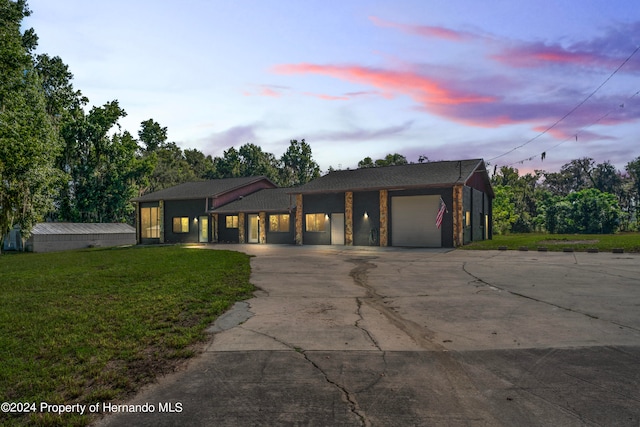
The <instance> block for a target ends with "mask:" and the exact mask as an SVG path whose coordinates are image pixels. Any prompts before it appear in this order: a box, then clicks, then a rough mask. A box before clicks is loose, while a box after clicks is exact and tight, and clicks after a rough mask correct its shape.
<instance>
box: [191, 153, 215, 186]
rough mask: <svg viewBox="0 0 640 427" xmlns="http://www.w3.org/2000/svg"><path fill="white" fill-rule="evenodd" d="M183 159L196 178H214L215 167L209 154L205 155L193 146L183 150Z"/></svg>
mask: <svg viewBox="0 0 640 427" xmlns="http://www.w3.org/2000/svg"><path fill="white" fill-rule="evenodd" d="M184 159H185V160H186V162H187V164H188V165H189V166H190V167H191V170H193V173H194V174H195V176H196V178H198V179H214V178H215V177H216V168H215V166H214V164H213V159H212V158H211V156H205V155H204V154H203V153H202V152H201V151H199V150H197V149H195V148H193V149H186V150H184Z"/></svg>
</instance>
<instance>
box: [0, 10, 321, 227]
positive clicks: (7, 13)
mask: <svg viewBox="0 0 640 427" xmlns="http://www.w3.org/2000/svg"><path fill="white" fill-rule="evenodd" d="M30 13H31V11H30V10H29V9H28V6H27V2H26V0H17V1H11V0H0V239H1V238H2V237H4V235H5V234H6V232H7V231H8V230H9V229H10V228H11V227H12V226H13V225H16V224H17V225H19V226H20V227H21V229H22V232H23V235H24V236H28V234H29V231H30V230H31V228H32V227H33V225H34V224H35V223H36V222H38V221H42V220H44V219H45V218H46V219H50V220H55V221H68V222H128V223H130V224H133V216H134V207H133V204H132V203H131V201H130V200H131V199H132V198H134V197H136V196H139V195H142V194H146V193H149V192H153V191H157V190H161V189H163V188H167V187H171V186H173V185H177V184H180V183H183V182H187V181H195V180H203V179H215V178H230V177H241V176H255V175H265V176H267V177H268V178H269V179H271V180H272V181H274V182H275V183H276V184H278V185H280V186H295V185H300V184H304V183H306V182H308V181H310V180H312V179H314V178H317V177H318V176H320V168H319V166H318V164H317V163H316V162H315V161H314V160H313V156H312V152H311V147H310V145H309V144H308V143H307V142H306V141H305V140H304V139H303V140H300V141H298V140H295V139H294V140H291V141H289V142H290V143H289V146H288V148H287V149H286V151H285V152H284V153H283V154H282V156H281V157H279V158H277V157H276V156H274V155H273V154H271V153H267V152H264V151H263V150H262V149H261V148H260V147H258V146H257V145H255V144H251V143H247V144H245V145H243V146H242V147H240V148H239V149H235V148H233V147H231V148H229V149H228V150H226V151H225V152H224V154H223V156H221V157H215V158H212V157H211V156H205V155H204V154H203V153H202V152H200V151H199V150H197V149H186V150H182V149H181V148H180V147H178V145H177V144H176V143H174V142H170V141H168V138H167V128H166V127H162V126H161V125H160V124H159V123H158V122H156V121H155V120H153V119H148V120H146V121H143V122H142V123H141V124H140V129H139V130H138V132H137V137H136V136H134V135H132V134H131V133H130V132H129V131H128V130H123V129H122V128H121V127H120V125H119V124H118V121H119V120H120V119H121V118H123V117H125V116H126V111H125V110H124V109H123V108H122V107H121V106H120V104H119V103H118V101H117V100H113V101H110V102H107V103H105V104H104V105H102V106H94V107H92V108H88V105H89V99H87V97H85V96H84V95H83V94H82V92H81V91H80V90H77V89H76V88H74V86H73V74H72V73H71V71H70V70H69V67H68V66H67V65H66V64H65V63H64V62H63V61H62V59H61V58H60V57H58V56H53V57H52V56H49V55H48V54H36V53H35V49H36V47H37V43H38V37H37V35H36V34H35V32H34V30H33V29H28V30H26V31H24V32H23V31H22V30H21V24H22V21H23V19H24V18H25V17H27V16H29V15H30Z"/></svg>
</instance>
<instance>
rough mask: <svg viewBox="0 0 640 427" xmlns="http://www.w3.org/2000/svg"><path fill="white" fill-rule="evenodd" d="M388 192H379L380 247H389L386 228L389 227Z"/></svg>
mask: <svg viewBox="0 0 640 427" xmlns="http://www.w3.org/2000/svg"><path fill="white" fill-rule="evenodd" d="M388 201H389V191H387V190H380V246H388V245H389V237H388V231H387V229H388V226H389V219H388V214H389V203H388Z"/></svg>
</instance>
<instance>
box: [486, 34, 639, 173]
mask: <svg viewBox="0 0 640 427" xmlns="http://www.w3.org/2000/svg"><path fill="white" fill-rule="evenodd" d="M638 50H640V45H638V47H636V49H635V50H634V51H633V52H631V55H629V56H628V57H627V59H625V60H624V61H623V62H622V64H620V66H618V68H616V69H615V70H614V71H613V72H612V73H611V74H610V75H609V77H607V78H606V79H605V80H604V81H603V82H602V83H601V84H600V86H598V87H597V88H596V89H595V90H594V91H593V92H591V93H590V94H589V96H587V97H586V98H585V99H583V100H582V102H580V103H579V104H578V105H576V106H575V107H573V108H572V109H571V111H569V112H568V113H567V114H565V115H564V116H562V117H561V118H560V119H559V120H557V121H556V122H555V123H554V124H552V125H551V126H549V127H548V128H546V129H545V130H544V131H542V132H541V133H539V134H538V135H536V136H534V137H533V138H531V139H530V140H528V141H527V142H524V143H522V144H520V145H518V146H517V147H514V148H512V149H511V150H509V151H507V152H505V153H503V154H500V155H499V156H496V157H493V158H491V159H489V160H488V161H489V162H491V161H492V160H495V159H499V158H500V157H504V156H506V155H507V154H510V153H513V152H514V151H516V150H518V149H520V148H522V147H524V146H525V145H528V144H530V143H532V142H533V141H535V140H536V139H538V138H540V137H541V136H542V135H544V134H546V133H547V132H549V131H550V130H551V129H553V128H554V127H556V126H557V125H558V124H559V123H560V122H561V121H563V120H564V119H566V118H567V117H569V116H570V115H571V114H573V113H574V112H575V111H576V110H577V109H578V108H580V107H581V106H582V105H583V104H584V103H585V102H587V101H588V100H589V99H590V98H591V97H592V96H593V95H595V94H596V92H598V91H599V90H600V89H601V88H602V86H604V85H605V84H607V82H608V81H609V80H611V78H612V77H613V76H614V75H616V73H617V72H618V71H620V69H621V68H622V67H624V65H625V64H626V63H627V62H629V60H631V58H632V57H633V55H635V54H636V53H637V52H638Z"/></svg>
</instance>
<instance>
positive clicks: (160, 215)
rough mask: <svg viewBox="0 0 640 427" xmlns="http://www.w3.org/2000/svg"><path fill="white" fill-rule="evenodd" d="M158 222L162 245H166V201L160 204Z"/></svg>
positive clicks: (161, 201)
mask: <svg viewBox="0 0 640 427" xmlns="http://www.w3.org/2000/svg"><path fill="white" fill-rule="evenodd" d="M158 217H159V219H158V222H159V224H158V225H159V226H160V243H164V200H160V201H159V202H158Z"/></svg>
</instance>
